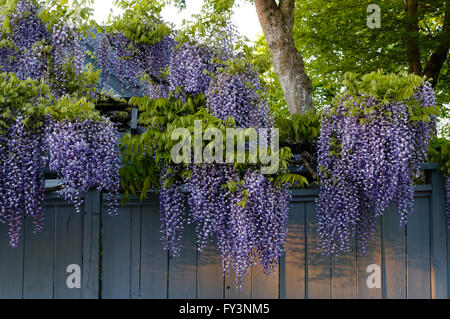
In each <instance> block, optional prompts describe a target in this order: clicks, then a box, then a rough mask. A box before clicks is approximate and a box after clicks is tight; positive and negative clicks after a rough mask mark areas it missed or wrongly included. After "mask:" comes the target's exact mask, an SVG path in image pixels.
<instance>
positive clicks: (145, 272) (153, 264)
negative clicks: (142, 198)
mask: <svg viewBox="0 0 450 319" xmlns="http://www.w3.org/2000/svg"><path fill="white" fill-rule="evenodd" d="M160 225H161V222H160V219H159V202H158V200H157V199H156V198H153V199H152V200H151V201H149V202H148V203H147V202H146V204H145V205H144V206H143V207H142V239H141V293H140V294H141V298H153V299H165V298H167V283H168V267H169V264H168V255H167V252H166V251H164V250H163V248H162V245H161V233H160Z"/></svg>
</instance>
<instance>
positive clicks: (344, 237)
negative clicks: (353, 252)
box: [317, 83, 436, 255]
mask: <svg viewBox="0 0 450 319" xmlns="http://www.w3.org/2000/svg"><path fill="white" fill-rule="evenodd" d="M350 98H351V97H348V96H347V97H345V98H343V99H342V100H341V102H340V103H339V105H338V106H337V108H336V109H333V110H329V111H328V112H325V113H324V116H323V118H322V123H321V135H320V139H319V143H318V164H319V178H320V182H321V188H320V194H319V199H318V204H317V205H318V207H317V211H318V213H317V216H318V232H319V234H320V239H321V240H320V248H321V249H322V251H323V252H324V253H327V254H332V255H335V254H339V253H346V252H348V251H349V250H350V241H351V240H352V239H356V241H357V245H358V250H359V252H360V253H361V254H365V251H366V244H367V241H368V240H370V239H371V238H372V237H373V235H374V232H375V229H376V222H377V217H378V216H380V215H381V214H382V213H383V211H384V210H385V209H386V208H387V206H388V204H389V203H390V202H392V201H393V202H395V203H396V204H397V206H398V214H399V215H400V223H401V225H404V224H406V223H407V220H408V216H409V215H410V214H411V212H412V207H413V196H414V189H413V179H412V173H413V172H414V171H415V169H417V165H418V164H419V163H421V162H423V161H425V160H426V158H425V156H426V152H427V150H428V143H429V141H430V139H431V135H432V134H433V133H434V131H435V119H434V117H431V118H430V119H429V120H428V121H426V120H418V121H412V120H411V118H412V114H411V112H410V108H408V103H405V102H399V101H391V102H390V103H388V104H387V105H385V104H381V103H380V101H377V100H375V99H374V98H372V97H370V96H367V97H365V98H363V100H362V101H361V102H360V103H358V102H357V101H353V100H350ZM412 99H413V100H416V101H418V102H419V104H418V105H417V106H415V107H416V108H424V109H425V108H429V107H434V106H435V104H436V102H435V95H434V91H433V89H432V87H431V86H430V85H429V84H428V83H427V84H425V85H424V86H422V87H420V88H418V90H417V92H416V94H415V95H414V96H413V98H412ZM349 101H351V102H350V105H349V104H348V103H349ZM355 108H356V110H360V112H356V114H351V112H350V110H351V109H352V110H355ZM367 110H370V112H369V111H367ZM365 111H366V112H365Z"/></svg>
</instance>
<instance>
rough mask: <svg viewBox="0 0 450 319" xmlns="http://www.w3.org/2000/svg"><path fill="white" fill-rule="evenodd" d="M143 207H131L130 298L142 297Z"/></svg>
mask: <svg viewBox="0 0 450 319" xmlns="http://www.w3.org/2000/svg"><path fill="white" fill-rule="evenodd" d="M141 213H142V205H140V204H139V205H135V206H132V207H131V260H130V298H131V299H137V298H139V297H140V276H141V225H142V220H141V216H142V215H141Z"/></svg>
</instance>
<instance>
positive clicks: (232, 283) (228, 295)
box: [225, 269, 252, 299]
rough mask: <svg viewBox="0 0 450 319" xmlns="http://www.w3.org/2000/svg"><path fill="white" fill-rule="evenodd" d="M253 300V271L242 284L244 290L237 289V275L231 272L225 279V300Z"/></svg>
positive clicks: (250, 271)
mask: <svg viewBox="0 0 450 319" xmlns="http://www.w3.org/2000/svg"><path fill="white" fill-rule="evenodd" d="M251 298H252V270H251V269H250V270H249V274H248V276H247V277H246V278H245V279H244V282H243V283H242V289H240V288H236V280H235V273H234V271H231V272H230V274H229V276H226V277H225V299H251Z"/></svg>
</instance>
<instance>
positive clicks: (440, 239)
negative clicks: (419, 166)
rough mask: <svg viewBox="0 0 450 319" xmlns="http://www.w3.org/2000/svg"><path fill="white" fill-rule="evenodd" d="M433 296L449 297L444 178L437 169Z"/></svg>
mask: <svg viewBox="0 0 450 319" xmlns="http://www.w3.org/2000/svg"><path fill="white" fill-rule="evenodd" d="M431 185H432V186H433V190H432V193H431V209H430V240H431V297H432V298H433V299H445V298H448V288H450V287H449V285H448V282H447V281H448V279H449V276H448V273H447V265H448V263H447V241H446V240H445V238H446V235H447V228H448V227H447V218H446V216H445V196H446V195H445V188H444V178H443V177H442V175H441V174H440V173H438V172H437V171H436V170H433V171H432V172H431Z"/></svg>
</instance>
